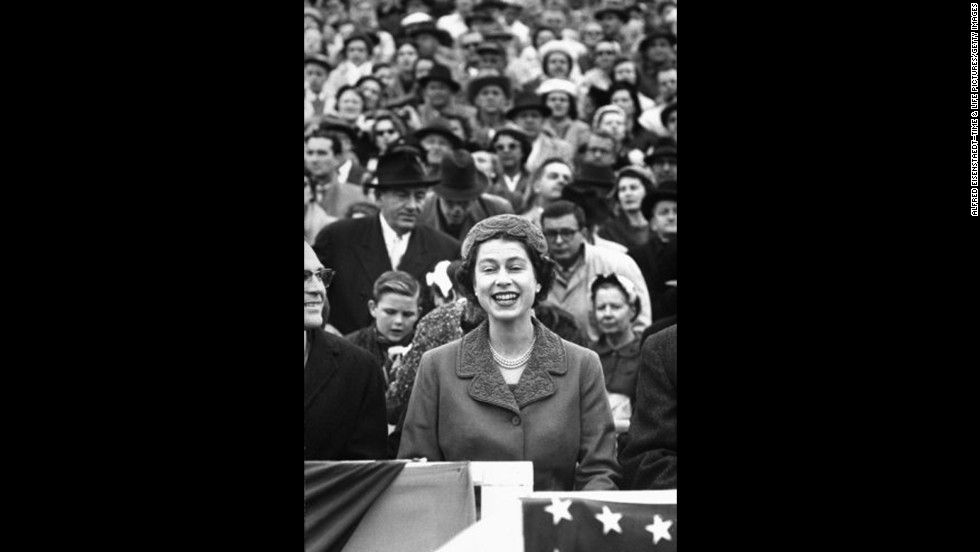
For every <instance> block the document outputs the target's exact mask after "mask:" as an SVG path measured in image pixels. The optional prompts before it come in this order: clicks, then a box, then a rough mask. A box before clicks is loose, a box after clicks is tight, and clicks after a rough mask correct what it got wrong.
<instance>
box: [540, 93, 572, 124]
mask: <svg viewBox="0 0 980 552" xmlns="http://www.w3.org/2000/svg"><path fill="white" fill-rule="evenodd" d="M552 94H564V95H565V96H567V97H568V118H569V119H572V120H573V121H576V120H578V102H576V101H575V96H574V95H572V94H569V93H568V92H565V91H563V90H552V91H551V92H548V93H547V94H541V103H545V104H546V103H548V96H550V95H552Z"/></svg>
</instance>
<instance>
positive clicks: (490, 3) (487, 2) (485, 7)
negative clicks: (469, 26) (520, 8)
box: [473, 0, 508, 13]
mask: <svg viewBox="0 0 980 552" xmlns="http://www.w3.org/2000/svg"><path fill="white" fill-rule="evenodd" d="M507 5H508V4H507V3H506V2H502V1H501V0H483V1H482V2H478V3H477V4H476V5H475V6H473V12H474V13H476V12H479V11H489V10H502V9H504V8H506V7H507Z"/></svg>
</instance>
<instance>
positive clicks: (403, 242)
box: [378, 214, 412, 270]
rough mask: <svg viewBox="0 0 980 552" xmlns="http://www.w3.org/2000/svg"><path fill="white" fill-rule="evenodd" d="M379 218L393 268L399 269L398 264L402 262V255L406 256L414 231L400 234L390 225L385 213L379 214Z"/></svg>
mask: <svg viewBox="0 0 980 552" xmlns="http://www.w3.org/2000/svg"><path fill="white" fill-rule="evenodd" d="M378 218H380V219H381V235H382V237H383V238H384V240H385V247H386V248H387V250H388V259H389V260H390V261H391V268H392V270H398V265H399V264H400V263H401V260H402V257H404V256H405V251H407V250H408V240H409V239H410V238H411V237H412V233H411V232H406V233H405V235H403V236H399V235H398V233H397V232H395V230H394V229H393V228H392V227H391V226H389V225H388V221H387V220H385V217H384V215H383V214H379V215H378Z"/></svg>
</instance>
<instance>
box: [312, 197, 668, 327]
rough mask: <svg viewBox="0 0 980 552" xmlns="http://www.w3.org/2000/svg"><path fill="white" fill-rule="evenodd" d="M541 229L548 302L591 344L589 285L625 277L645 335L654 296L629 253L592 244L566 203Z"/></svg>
mask: <svg viewBox="0 0 980 552" xmlns="http://www.w3.org/2000/svg"><path fill="white" fill-rule="evenodd" d="M335 224H336V223H335ZM328 228H329V227H328ZM541 229H542V232H543V233H544V237H545V239H546V240H547V241H548V253H549V255H550V256H551V258H552V259H554V260H555V262H557V264H558V266H557V268H556V270H555V283H554V285H553V286H552V288H551V292H550V293H549V294H548V301H549V302H551V303H554V304H555V305H558V306H560V307H561V308H563V309H565V310H567V311H568V312H570V313H571V314H572V316H574V317H575V320H576V322H578V323H579V326H580V327H582V328H586V332H587V333H588V336H589V339H590V340H592V341H598V340H599V328H598V324H597V322H596V320H595V317H594V316H590V315H589V313H590V312H591V310H592V299H591V296H590V291H589V285H590V284H591V282H592V279H593V278H595V277H596V276H598V275H599V274H609V273H615V274H621V275H623V276H625V277H626V278H628V279H629V280H630V281H631V282H633V284H635V285H636V288H637V292H638V294H639V296H640V314H639V315H638V316H637V317H636V320H635V321H634V322H633V329H634V331H636V332H642V331H643V328H645V327H647V326H648V325H650V321H651V319H650V296H649V294H648V293H647V287H646V282H645V281H644V279H643V274H642V273H641V272H640V268H639V267H638V266H637V265H636V262H635V261H634V260H633V259H632V258H630V257H629V256H628V255H626V254H625V253H620V252H618V251H614V250H612V249H609V248H605V247H598V246H595V245H591V244H590V243H588V241H587V236H586V232H588V231H589V227H588V225H587V222H586V218H585V212H584V211H583V210H582V208H581V207H579V206H577V205H575V204H574V203H572V202H571V201H568V200H564V199H562V200H559V201H556V202H554V203H552V204H550V205H548V206H547V207H545V209H544V211H543V212H542V213H541Z"/></svg>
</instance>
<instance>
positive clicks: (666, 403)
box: [619, 324, 677, 490]
mask: <svg viewBox="0 0 980 552" xmlns="http://www.w3.org/2000/svg"><path fill="white" fill-rule="evenodd" d="M642 358H643V362H642V364H641V365H640V375H639V379H638V380H637V385H636V408H634V409H633V417H632V419H631V420H630V430H629V434H628V437H627V444H626V446H625V447H623V449H622V451H621V453H620V456H619V458H620V460H621V461H622V463H623V473H624V488H625V489H635V490H648V489H676V488H677V324H674V325H673V326H670V327H668V328H667V329H665V330H662V331H659V332H657V333H655V334H653V335H652V336H650V337H649V338H647V340H646V341H645V342H644V343H643V351H642Z"/></svg>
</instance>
